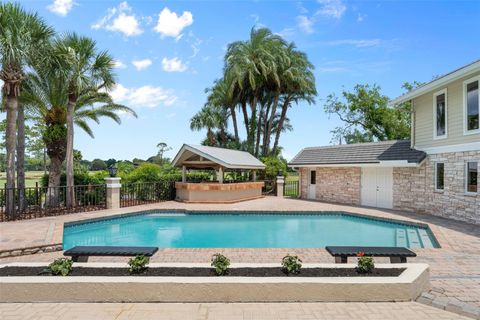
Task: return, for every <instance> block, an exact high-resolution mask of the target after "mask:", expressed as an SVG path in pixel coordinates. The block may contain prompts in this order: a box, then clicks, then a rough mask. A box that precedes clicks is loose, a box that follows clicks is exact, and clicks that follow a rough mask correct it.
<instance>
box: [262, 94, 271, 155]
mask: <svg viewBox="0 0 480 320" xmlns="http://www.w3.org/2000/svg"><path fill="white" fill-rule="evenodd" d="M270 108H271V104H270V103H269V104H268V105H267V110H265V112H264V114H263V148H262V155H263V156H266V155H267V154H268V145H267V140H268V141H269V140H270V139H269V137H268V115H269V114H270Z"/></svg>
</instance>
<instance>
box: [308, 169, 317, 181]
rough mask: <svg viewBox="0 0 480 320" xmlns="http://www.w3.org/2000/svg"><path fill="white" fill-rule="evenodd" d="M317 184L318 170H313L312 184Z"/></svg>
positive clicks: (311, 175) (311, 173)
mask: <svg viewBox="0 0 480 320" xmlns="http://www.w3.org/2000/svg"><path fill="white" fill-rule="evenodd" d="M316 183H317V171H316V170H311V171H310V184H316Z"/></svg>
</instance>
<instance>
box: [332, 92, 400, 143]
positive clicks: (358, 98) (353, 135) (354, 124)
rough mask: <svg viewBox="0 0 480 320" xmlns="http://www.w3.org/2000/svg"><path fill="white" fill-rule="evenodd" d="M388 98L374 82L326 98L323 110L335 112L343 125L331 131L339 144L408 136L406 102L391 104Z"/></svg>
mask: <svg viewBox="0 0 480 320" xmlns="http://www.w3.org/2000/svg"><path fill="white" fill-rule="evenodd" d="M389 100H390V99H389V98H388V97H387V96H385V95H383V94H381V92H380V87H379V86H377V85H373V86H371V85H368V84H365V85H361V84H359V85H356V86H355V87H354V89H353V91H352V92H348V91H345V90H344V91H343V92H342V99H340V98H338V97H337V96H335V95H334V94H331V95H329V96H328V97H327V101H326V104H325V111H326V112H327V113H328V114H335V115H337V116H338V117H339V118H340V120H341V121H342V122H343V125H342V126H340V127H337V128H336V129H334V130H333V133H334V139H335V140H336V141H338V142H339V143H341V142H342V140H343V141H345V142H346V143H357V142H371V141H384V140H395V139H408V138H409V137H410V112H409V106H408V105H402V106H399V107H390V106H389V105H388V103H389Z"/></svg>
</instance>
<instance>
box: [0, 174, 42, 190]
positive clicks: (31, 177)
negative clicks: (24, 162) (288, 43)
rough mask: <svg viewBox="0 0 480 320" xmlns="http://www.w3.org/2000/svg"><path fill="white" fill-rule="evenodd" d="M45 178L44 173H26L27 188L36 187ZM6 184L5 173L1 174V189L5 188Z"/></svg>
mask: <svg viewBox="0 0 480 320" xmlns="http://www.w3.org/2000/svg"><path fill="white" fill-rule="evenodd" d="M42 177H43V171H27V172H25V186H26V187H27V188H29V187H35V183H37V182H38V183H39V184H40V180H41V179H42ZM5 183H7V177H6V173H5V172H0V188H3V187H5Z"/></svg>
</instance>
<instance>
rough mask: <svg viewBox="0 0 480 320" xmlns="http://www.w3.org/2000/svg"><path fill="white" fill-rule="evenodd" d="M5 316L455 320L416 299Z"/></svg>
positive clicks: (4, 315)
mask: <svg viewBox="0 0 480 320" xmlns="http://www.w3.org/2000/svg"><path fill="white" fill-rule="evenodd" d="M32 315H34V317H32ZM0 318H1V319H2V320H17V319H25V320H27V319H45V320H47V319H48V320H55V319H70V320H74V319H81V320H88V319H102V320H114V319H115V320H136V319H138V320H140V319H141V320H149V319H152V320H153V319H155V320H165V319H169V320H177V319H178V320H197V319H198V320H207V319H208V320H247V319H248V320H253V319H258V320H273V319H292V320H293V319H295V320H314V319H325V320H347V319H349V320H350V319H356V320H390V319H403V320H426V319H429V320H454V319H467V318H464V317H462V316H459V315H457V314H454V313H450V312H446V311H443V310H439V309H436V308H433V307H430V306H426V305H422V304H419V303H416V302H402V303H123V304H120V303H96V304H95V303H88V304H85V303H58V304H52V303H35V304H32V303H24V304H12V303H9V304H0Z"/></svg>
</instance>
